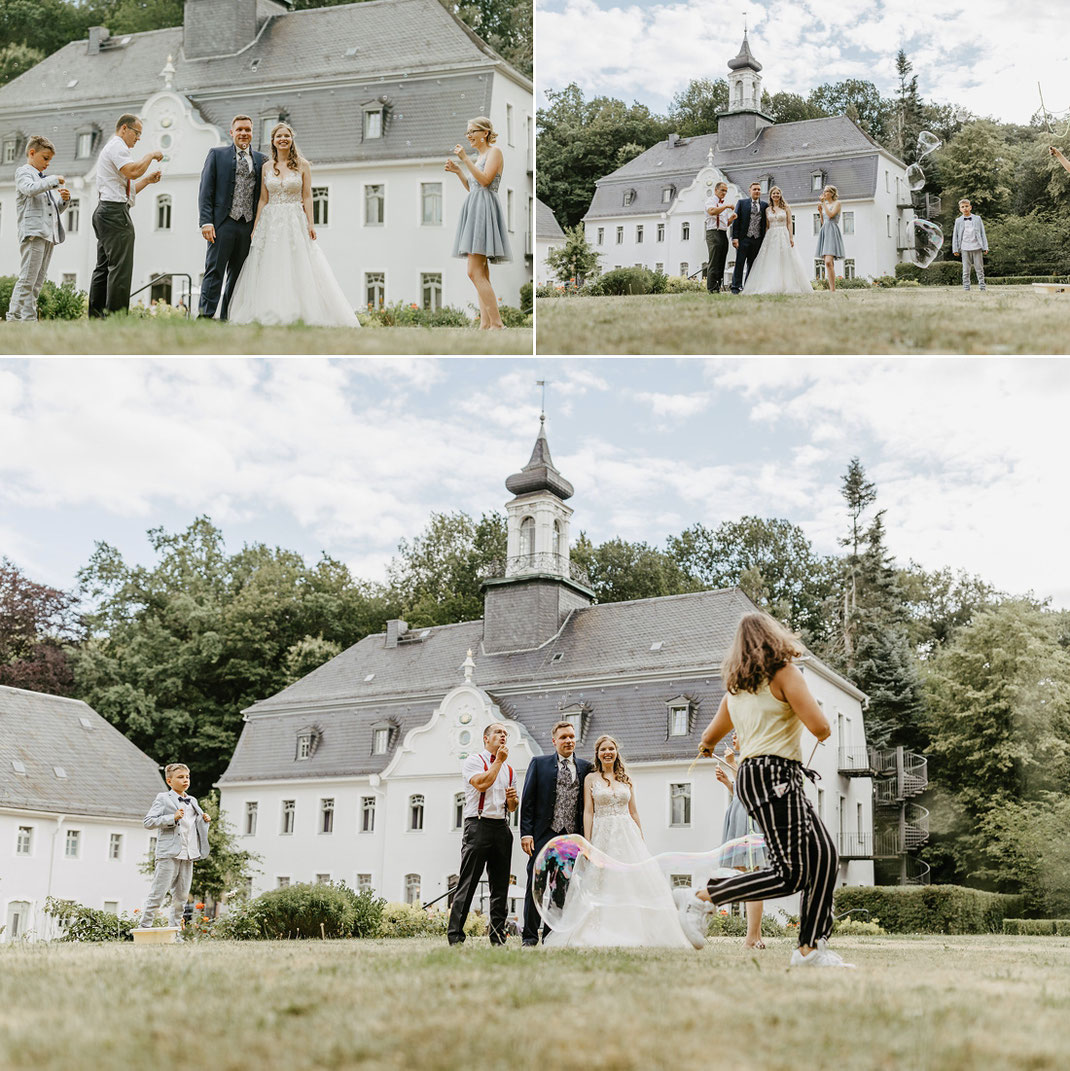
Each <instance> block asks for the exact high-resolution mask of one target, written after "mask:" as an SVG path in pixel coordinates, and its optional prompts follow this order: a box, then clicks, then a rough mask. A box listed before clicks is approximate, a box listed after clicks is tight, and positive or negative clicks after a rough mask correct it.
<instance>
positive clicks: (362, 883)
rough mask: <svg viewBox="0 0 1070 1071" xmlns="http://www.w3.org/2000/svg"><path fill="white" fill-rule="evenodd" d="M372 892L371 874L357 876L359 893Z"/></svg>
mask: <svg viewBox="0 0 1070 1071" xmlns="http://www.w3.org/2000/svg"><path fill="white" fill-rule="evenodd" d="M365 891H367V892H371V891H372V876H371V874H358V875H357V892H359V893H362V892H365Z"/></svg>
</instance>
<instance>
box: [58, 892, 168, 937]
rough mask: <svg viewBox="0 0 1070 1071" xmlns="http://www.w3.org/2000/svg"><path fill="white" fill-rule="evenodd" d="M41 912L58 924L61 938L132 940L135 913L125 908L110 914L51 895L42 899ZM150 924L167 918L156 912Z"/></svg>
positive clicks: (165, 923) (162, 922)
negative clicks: (42, 906)
mask: <svg viewBox="0 0 1070 1071" xmlns="http://www.w3.org/2000/svg"><path fill="white" fill-rule="evenodd" d="M45 914H46V915H51V916H52V918H54V919H56V921H57V922H58V923H59V924H60V928H61V930H62V933H61V934H60V938H59V939H60V940H61V941H132V940H133V939H134V938H133V937H132V936H131V935H130V930H132V929H133V928H134V927H135V926H136V925H137V916H136V915H128V914H127V913H126V912H125V911H124V912H121V913H120V914H118V915H114V914H112V913H111V912H110V911H101V910H99V909H97V908H95V907H86V906H85V905H84V904H79V903H76V902H75V901H74V900H59V899H57V898H56V897H54V896H50V897H48V899H47V900H45ZM153 925H154V926H166V925H167V920H166V919H165V918H164V916H163V915H157V916H156V918H155V920H154V922H153Z"/></svg>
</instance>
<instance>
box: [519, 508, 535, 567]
mask: <svg viewBox="0 0 1070 1071" xmlns="http://www.w3.org/2000/svg"><path fill="white" fill-rule="evenodd" d="M520 557H521V558H534V557H535V518H534V517H525V518H524V519H523V520H522V521H521V522H520Z"/></svg>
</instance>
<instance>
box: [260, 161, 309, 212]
mask: <svg viewBox="0 0 1070 1071" xmlns="http://www.w3.org/2000/svg"><path fill="white" fill-rule="evenodd" d="M264 175H265V180H264V181H265V184H266V186H267V191H268V204H290V205H292V204H296V205H299V204H300V203H301V176H300V175H299V174H294V173H293V172H292V171H286V172H283V173H282V174H281V175H276V174H275V172H274V170H273V169H272V167H271V165H270V163H268V164H265V165H264Z"/></svg>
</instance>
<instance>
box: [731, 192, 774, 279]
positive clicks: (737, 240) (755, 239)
mask: <svg viewBox="0 0 1070 1071" xmlns="http://www.w3.org/2000/svg"><path fill="white" fill-rule="evenodd" d="M768 207H769V204H768V202H766V201H763V200H762V184H761V183H760V182H752V183H751V184H750V197H749V198H746V197H744V198H742V199H741V200H740V201H739V202H738V203H737V204H736V218H735V220H733V222H732V245H733V247H734V248H735V250H736V268H735V271H733V272H732V293H733V294H738V293H739V292H740V290H742V289H743V265H744V264H746V265H747V277H748V278H749V277H750V271H751V268H752V267H753V265H754V258H755V257H756V256H757V255H758V250H759V249H761V248H762V239H763V238H764V237H765V210H766V209H767V208H768Z"/></svg>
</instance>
